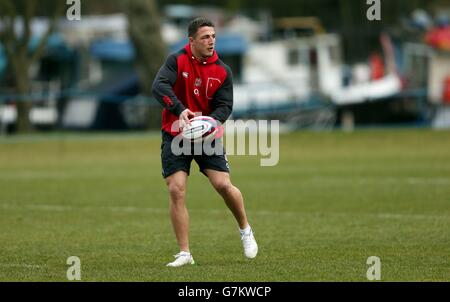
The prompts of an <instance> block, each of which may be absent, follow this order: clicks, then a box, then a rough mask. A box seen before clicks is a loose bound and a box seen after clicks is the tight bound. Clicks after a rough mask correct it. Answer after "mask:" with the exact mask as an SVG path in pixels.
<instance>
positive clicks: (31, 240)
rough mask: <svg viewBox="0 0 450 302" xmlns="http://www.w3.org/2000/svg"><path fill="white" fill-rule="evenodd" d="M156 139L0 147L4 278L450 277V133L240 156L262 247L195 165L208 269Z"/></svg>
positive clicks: (351, 136)
mask: <svg viewBox="0 0 450 302" xmlns="http://www.w3.org/2000/svg"><path fill="white" fill-rule="evenodd" d="M159 152H160V137H159V135H158V134H152V133H150V134H132V135H130V134H128V135H127V134H103V135H102V134H90V135H89V134H51V135H48V136H43V135H32V136H19V137H9V138H4V137H3V138H0V281H64V280H67V278H66V270H67V269H68V268H69V265H67V264H66V259H67V258H68V257H69V256H78V257H79V258H80V259H81V275H82V276H81V277H82V280H83V281H367V278H366V271H367V269H368V268H369V265H367V264H366V260H367V258H368V257H369V256H378V257H379V258H380V259H381V280H382V281H450V132H448V131H439V132H433V131H429V130H364V131H356V132H354V133H341V132H327V133H314V132H299V133H293V134H288V135H282V136H281V137H280V162H279V164H278V165H277V166H275V167H260V165H259V160H260V157H258V156H230V157H229V159H230V163H231V168H232V180H233V182H234V184H235V185H236V186H238V187H239V188H240V189H241V191H242V192H243V194H244V198H245V203H246V208H247V213H248V215H249V219H250V223H251V224H252V226H253V228H254V231H255V237H256V239H257V240H258V243H259V249H260V252H259V255H258V257H257V258H256V259H254V260H247V259H245V258H244V256H243V252H242V247H241V243H240V239H239V235H238V230H237V225H236V223H235V221H234V219H233V218H232V215H231V213H229V212H228V210H227V209H226V207H225V205H224V203H223V202H222V200H221V199H220V198H219V196H218V195H217V194H216V193H215V192H214V191H213V189H212V188H211V187H210V186H209V184H208V181H207V179H206V178H205V177H204V176H203V175H202V174H200V173H199V172H198V168H197V166H196V164H195V163H193V166H192V171H191V177H190V179H189V186H188V196H187V204H188V209H189V213H190V217H191V232H190V234H191V251H192V253H193V255H194V258H195V261H196V265H194V266H190V267H182V268H167V267H165V264H166V263H167V262H169V261H172V259H173V258H172V255H173V254H175V253H177V252H178V249H177V245H176V241H175V236H174V234H173V232H172V227H171V224H170V219H169V215H168V197H167V192H166V188H165V185H164V182H163V179H162V177H161V172H160V171H161V165H160V153H159Z"/></svg>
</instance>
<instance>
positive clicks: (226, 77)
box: [152, 44, 233, 136]
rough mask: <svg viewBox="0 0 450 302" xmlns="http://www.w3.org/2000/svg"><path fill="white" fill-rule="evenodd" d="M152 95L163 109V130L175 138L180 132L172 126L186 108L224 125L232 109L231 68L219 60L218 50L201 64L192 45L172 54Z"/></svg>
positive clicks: (159, 74) (158, 78) (155, 83)
mask: <svg viewBox="0 0 450 302" xmlns="http://www.w3.org/2000/svg"><path fill="white" fill-rule="evenodd" d="M152 92H153V96H154V97H155V98H156V99H157V101H158V102H159V103H161V104H162V105H163V107H164V109H163V112H162V130H163V131H165V132H167V133H170V134H171V135H173V136H175V135H177V134H178V133H179V130H178V129H175V127H174V129H172V124H173V123H174V122H176V121H178V117H179V115H180V113H181V112H183V110H185V109H186V108H188V109H189V110H191V111H192V112H194V113H196V112H201V115H207V116H210V117H212V118H214V119H216V120H217V121H219V122H221V123H222V124H223V123H225V121H226V120H227V118H228V117H229V116H230V114H231V110H232V108H233V79H232V73H231V69H230V67H228V66H227V65H225V63H223V62H222V61H221V60H220V59H219V56H218V55H217V53H216V52H215V51H214V54H213V56H212V57H210V58H208V59H207V60H206V61H199V60H198V59H196V58H195V57H194V56H193V55H192V52H191V48H190V46H189V44H188V45H186V46H185V47H184V48H183V49H181V50H180V51H178V52H177V53H174V54H171V55H169V57H168V58H167V60H166V62H165V63H164V65H163V66H162V67H161V69H160V70H159V71H158V74H157V75H156V78H155V80H154V81H153V86H152Z"/></svg>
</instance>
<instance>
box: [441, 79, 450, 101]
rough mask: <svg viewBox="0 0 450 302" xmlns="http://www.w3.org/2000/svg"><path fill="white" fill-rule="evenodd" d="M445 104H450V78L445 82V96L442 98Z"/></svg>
mask: <svg viewBox="0 0 450 302" xmlns="http://www.w3.org/2000/svg"><path fill="white" fill-rule="evenodd" d="M442 101H443V103H444V104H450V76H448V77H447V78H445V80H444V94H443V96H442Z"/></svg>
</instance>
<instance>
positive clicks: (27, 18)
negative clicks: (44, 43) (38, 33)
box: [20, 1, 37, 51]
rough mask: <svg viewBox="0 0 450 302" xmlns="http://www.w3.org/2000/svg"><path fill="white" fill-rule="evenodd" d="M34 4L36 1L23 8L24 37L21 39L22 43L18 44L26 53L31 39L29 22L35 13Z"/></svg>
mask: <svg viewBox="0 0 450 302" xmlns="http://www.w3.org/2000/svg"><path fill="white" fill-rule="evenodd" d="M36 3H37V1H30V3H29V4H28V5H27V6H26V7H25V14H24V15H23V28H24V35H23V38H22V42H21V43H20V49H21V50H22V49H24V50H25V51H27V48H28V44H29V43H30V38H31V24H30V23H31V20H32V19H33V17H34V14H35V12H36Z"/></svg>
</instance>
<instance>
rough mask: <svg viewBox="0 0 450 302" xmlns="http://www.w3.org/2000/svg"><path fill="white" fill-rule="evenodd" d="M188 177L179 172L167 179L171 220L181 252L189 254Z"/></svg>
mask: <svg viewBox="0 0 450 302" xmlns="http://www.w3.org/2000/svg"><path fill="white" fill-rule="evenodd" d="M187 178H188V175H187V173H186V172H184V171H178V172H175V173H174V174H172V175H170V176H168V177H166V184H167V188H168V190H169V202H170V204H169V207H170V219H171V221H172V226H173V230H174V231H175V236H176V238H177V242H178V245H179V247H180V251H184V252H189V213H188V211H187V208H186V201H185V197H186V185H187Z"/></svg>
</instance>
